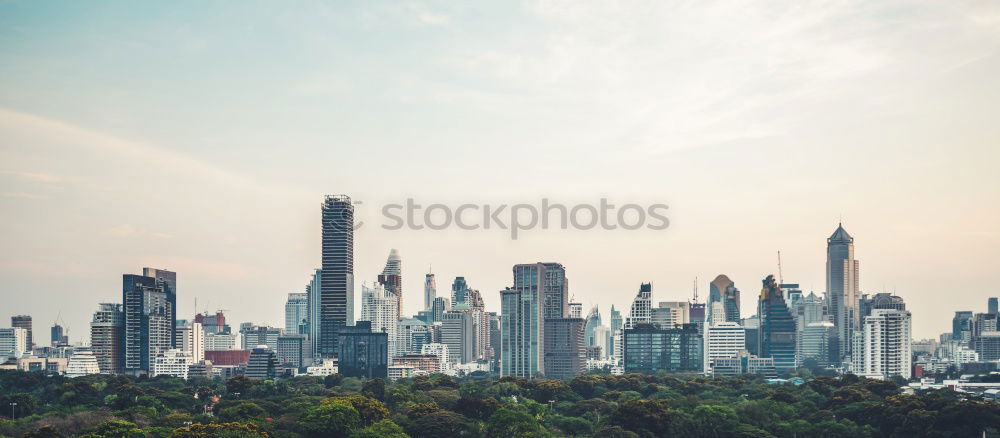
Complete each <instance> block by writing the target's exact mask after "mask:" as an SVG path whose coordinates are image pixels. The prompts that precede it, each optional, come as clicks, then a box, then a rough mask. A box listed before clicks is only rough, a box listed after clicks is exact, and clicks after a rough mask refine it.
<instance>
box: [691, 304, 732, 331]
mask: <svg viewBox="0 0 1000 438" xmlns="http://www.w3.org/2000/svg"><path fill="white" fill-rule="evenodd" d="M688 318H690V320H691V324H697V325H698V327H701V326H702V325H703V324H705V303H691V304H690V309H689V310H688ZM737 322H739V321H737Z"/></svg>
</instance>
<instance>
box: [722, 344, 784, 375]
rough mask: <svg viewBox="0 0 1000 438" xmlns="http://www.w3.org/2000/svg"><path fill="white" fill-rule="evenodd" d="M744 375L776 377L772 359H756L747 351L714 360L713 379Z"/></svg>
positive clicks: (776, 372) (776, 373)
mask: <svg viewBox="0 0 1000 438" xmlns="http://www.w3.org/2000/svg"><path fill="white" fill-rule="evenodd" d="M744 374H757V375H760V376H763V377H765V378H772V379H773V378H776V377H778V371H777V369H776V368H775V366H774V359H772V358H770V357H757V356H755V355H753V354H750V353H749V352H747V351H741V352H740V353H739V354H738V355H737V356H736V357H730V358H722V359H716V360H715V363H714V364H713V366H712V375H713V376H715V377H738V376H741V375H744Z"/></svg>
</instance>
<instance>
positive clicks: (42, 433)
mask: <svg viewBox="0 0 1000 438" xmlns="http://www.w3.org/2000/svg"><path fill="white" fill-rule="evenodd" d="M65 436H66V435H63V434H61V433H59V431H58V430H56V428H54V427H52V426H50V425H47V424H46V425H45V426H42V427H39V428H38V429H35V430H32V431H30V432H25V433H24V435H21V437H22V438H63V437H65Z"/></svg>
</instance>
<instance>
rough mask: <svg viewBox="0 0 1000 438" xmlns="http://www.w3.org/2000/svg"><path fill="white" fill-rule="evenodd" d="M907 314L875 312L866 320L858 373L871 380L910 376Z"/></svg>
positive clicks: (908, 318) (902, 312)
mask: <svg viewBox="0 0 1000 438" xmlns="http://www.w3.org/2000/svg"><path fill="white" fill-rule="evenodd" d="M910 333H911V329H910V312H908V311H905V310H892V309H875V310H873V311H872V314H871V315H869V316H868V317H866V318H865V324H864V331H863V333H862V336H863V339H864V344H863V345H864V347H863V348H864V350H863V353H862V354H861V355H860V356H861V359H862V360H861V361H860V363H862V364H863V367H861V368H860V370H859V371H860V373H861V374H863V375H865V376H871V377H883V378H888V377H893V376H901V377H903V378H905V379H909V378H910V376H911V362H910V361H911V359H912V353H911V350H910V341H911V335H910Z"/></svg>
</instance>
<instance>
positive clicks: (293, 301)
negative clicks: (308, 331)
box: [285, 292, 309, 335]
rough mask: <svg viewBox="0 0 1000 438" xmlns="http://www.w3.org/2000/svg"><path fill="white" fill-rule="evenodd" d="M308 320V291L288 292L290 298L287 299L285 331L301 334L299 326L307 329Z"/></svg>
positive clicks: (291, 333)
mask: <svg viewBox="0 0 1000 438" xmlns="http://www.w3.org/2000/svg"><path fill="white" fill-rule="evenodd" d="M307 321H309V294H308V292H306V293H295V292H292V293H290V294H288V299H287V300H285V333H287V334H290V335H296V334H299V333H300V332H299V328H300V327H301V328H302V329H305V328H306V326H307V325H308V322H307Z"/></svg>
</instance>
